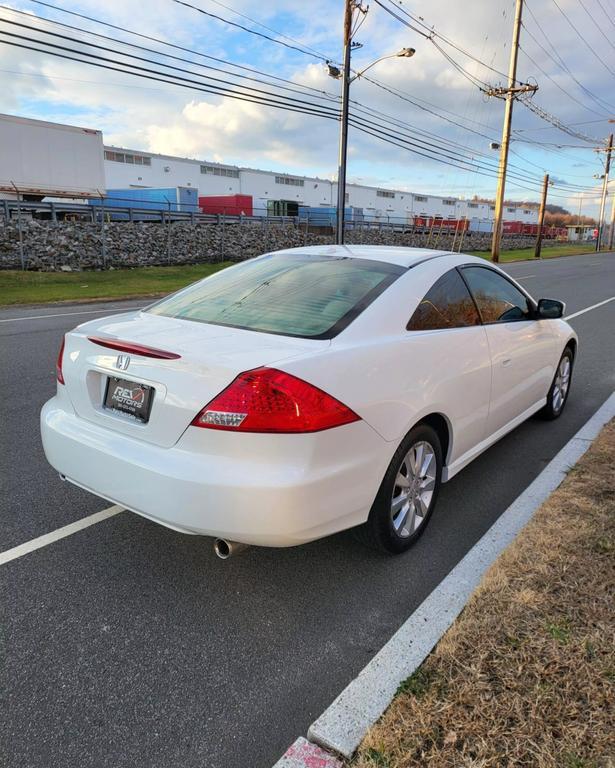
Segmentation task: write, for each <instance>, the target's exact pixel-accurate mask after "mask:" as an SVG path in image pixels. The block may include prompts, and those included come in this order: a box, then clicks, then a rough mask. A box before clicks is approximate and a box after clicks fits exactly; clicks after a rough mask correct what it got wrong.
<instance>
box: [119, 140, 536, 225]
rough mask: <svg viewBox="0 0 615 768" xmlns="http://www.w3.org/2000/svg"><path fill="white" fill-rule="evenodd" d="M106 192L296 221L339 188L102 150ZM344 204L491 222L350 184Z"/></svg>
mask: <svg viewBox="0 0 615 768" xmlns="http://www.w3.org/2000/svg"><path fill="white" fill-rule="evenodd" d="M104 167H105V180H106V187H107V189H139V188H148V187H150V188H170V187H173V188H177V189H178V190H180V191H181V190H182V189H196V190H198V195H249V196H251V197H252V199H253V212H254V215H256V216H266V215H276V216H295V215H297V213H298V211H299V208H301V207H306V206H307V207H310V208H331V207H333V206H335V204H336V200H337V184H336V183H335V182H333V181H330V180H328V179H321V178H318V177H310V176H298V175H292V174H287V173H283V172H281V171H262V170H257V169H255V168H243V167H239V166H235V165H224V164H220V163H213V162H208V161H204V160H192V159H188V158H182V157H172V156H170V155H158V154H153V153H151V152H141V151H138V150H132V149H125V148H121V147H112V146H105V149H104ZM346 189H347V191H346V204H347V206H348V207H349V208H351V209H355V210H360V211H361V215H362V217H364V218H365V219H366V220H376V221H386V220H391V221H399V220H410V219H412V218H415V217H436V218H442V219H461V218H467V219H478V220H483V221H484V220H488V219H493V215H494V206H493V204H492V203H489V202H480V201H475V200H465V199H462V198H456V197H452V196H451V197H440V196H437V195H428V194H417V193H414V192H408V191H404V190H396V189H388V188H380V187H370V186H364V185H360V184H348V185H347V187H346ZM504 219H505V220H507V221H520V222H523V223H529V224H532V223H535V222H536V221H537V220H538V212H537V209H536V208H530V207H527V206H524V205H509V206H506V207H505V208H504Z"/></svg>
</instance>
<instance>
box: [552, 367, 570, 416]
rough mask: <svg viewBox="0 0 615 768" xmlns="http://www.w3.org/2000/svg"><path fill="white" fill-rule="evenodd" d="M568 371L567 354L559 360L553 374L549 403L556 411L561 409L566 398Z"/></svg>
mask: <svg viewBox="0 0 615 768" xmlns="http://www.w3.org/2000/svg"><path fill="white" fill-rule="evenodd" d="M570 371H571V366H570V358H569V357H568V356H567V355H564V357H562V359H561V360H560V364H559V367H558V369H557V373H556V374H555V381H554V384H553V394H552V395H551V404H552V406H553V410H554V411H555V412H556V413H558V412H559V411H561V409H562V407H563V405H564V402H565V400H566V395H567V394H568V387H569V386H570Z"/></svg>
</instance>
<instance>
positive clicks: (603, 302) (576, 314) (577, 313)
mask: <svg viewBox="0 0 615 768" xmlns="http://www.w3.org/2000/svg"><path fill="white" fill-rule="evenodd" d="M609 301H615V296H611V298H610V299H605V300H604V301H599V302H598V303H597V304H592V305H591V307H585V309H580V310H579V311H578V312H573V313H572V314H571V315H568V316H567V317H565V318H564V320H572V318H573V317H578V316H579V315H584V314H585V313H586V312H591V310H592V309H597V308H598V307H603V306H604V305H605V304H608V303H609Z"/></svg>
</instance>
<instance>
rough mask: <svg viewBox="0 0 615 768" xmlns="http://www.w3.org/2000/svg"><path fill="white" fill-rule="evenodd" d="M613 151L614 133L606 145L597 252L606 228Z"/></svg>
mask: <svg viewBox="0 0 615 768" xmlns="http://www.w3.org/2000/svg"><path fill="white" fill-rule="evenodd" d="M612 151H613V134H611V135H610V136H609V142H608V144H607V147H606V163H605V165H604V179H603V182H602V197H601V199H600V216H599V218H598V237H597V238H596V252H597V251H599V250H600V242H601V240H602V232H603V230H604V226H603V222H604V209H605V207H606V196H607V193H608V189H609V171H610V169H611V152H612Z"/></svg>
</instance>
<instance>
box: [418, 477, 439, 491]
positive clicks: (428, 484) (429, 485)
mask: <svg viewBox="0 0 615 768" xmlns="http://www.w3.org/2000/svg"><path fill="white" fill-rule="evenodd" d="M435 486H436V478H435V477H426V478H425V479H424V480H423V481H422V482H421V485H420V486H419V487H420V489H421V492H422V493H425V491H433V489H434V488H435Z"/></svg>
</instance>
